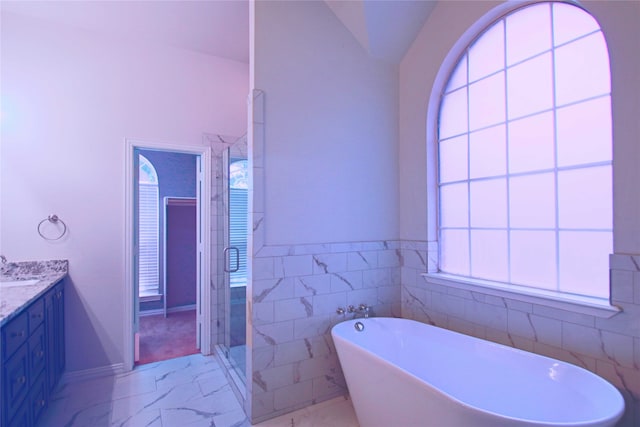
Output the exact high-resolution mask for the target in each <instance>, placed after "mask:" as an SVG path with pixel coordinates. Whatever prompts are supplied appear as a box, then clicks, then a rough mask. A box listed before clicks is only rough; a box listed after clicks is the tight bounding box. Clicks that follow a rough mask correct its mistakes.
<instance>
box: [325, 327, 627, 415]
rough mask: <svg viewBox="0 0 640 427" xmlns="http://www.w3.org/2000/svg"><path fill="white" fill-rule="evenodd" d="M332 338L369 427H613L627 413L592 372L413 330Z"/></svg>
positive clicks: (343, 333)
mask: <svg viewBox="0 0 640 427" xmlns="http://www.w3.org/2000/svg"><path fill="white" fill-rule="evenodd" d="M356 322H361V325H364V329H363V330H362V331H357V330H356V328H355V323H356ZM331 335H332V336H333V339H334V342H335V345H336V349H337V351H338V357H339V359H340V364H341V365H342V370H343V371H344V375H345V378H346V380H347V386H348V388H349V393H350V395H351V399H352V400H353V406H354V408H355V411H356V416H357V417H358V422H359V423H360V426H361V427H378V426H379V427H414V426H436V427H454V426H455V427H498V426H565V427H569V426H571V427H578V426H584V427H586V426H589V427H596V426H598V427H604V426H613V425H615V423H616V422H617V421H618V420H619V419H620V417H621V416H622V414H623V412H624V400H623V398H622V396H621V395H620V393H619V392H618V390H617V389H616V388H615V387H613V386H612V385H611V384H609V383H608V382H607V381H605V380H604V379H602V378H600V377H599V376H597V375H595V374H593V373H591V372H589V371H587V370H585V369H582V368H580V367H577V366H574V365H572V364H569V363H565V362H561V361H559V360H555V359H551V358H548V357H544V356H540V355H537V354H533V353H529V352H526V351H522V350H518V349H514V348H511V347H507V346H504V345H501V344H496V343H492V342H489V341H485V340H481V339H478V338H473V337H470V336H467V335H463V334H459V333H456V332H453V331H449V330H446V329H442V328H438V327H435V326H430V325H427V324H424V323H419V322H415V321H413V320H407V319H394V318H369V319H356V320H348V321H345V322H342V323H340V324H338V325H336V326H334V327H333V329H332V331H331Z"/></svg>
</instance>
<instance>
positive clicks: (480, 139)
mask: <svg viewBox="0 0 640 427" xmlns="http://www.w3.org/2000/svg"><path fill="white" fill-rule="evenodd" d="M469 138H470V141H471V142H470V147H469V149H470V154H471V162H470V172H469V173H470V175H471V178H480V177H485V176H495V175H504V174H505V173H506V172H507V146H506V141H505V139H506V136H505V126H504V125H500V126H495V127H491V128H488V129H484V130H481V131H477V132H473V133H472V134H471V135H470V136H469Z"/></svg>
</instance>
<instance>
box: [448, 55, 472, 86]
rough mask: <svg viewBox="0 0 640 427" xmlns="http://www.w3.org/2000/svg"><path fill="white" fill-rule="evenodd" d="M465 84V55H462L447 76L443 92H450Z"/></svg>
mask: <svg viewBox="0 0 640 427" xmlns="http://www.w3.org/2000/svg"><path fill="white" fill-rule="evenodd" d="M466 84H467V55H465V56H463V57H462V58H461V59H460V61H459V62H458V64H457V65H456V68H455V69H454V70H453V73H451V77H449V83H448V84H447V89H446V90H445V92H451V91H452V90H455V89H458V88H460V87H462V86H465V85H466Z"/></svg>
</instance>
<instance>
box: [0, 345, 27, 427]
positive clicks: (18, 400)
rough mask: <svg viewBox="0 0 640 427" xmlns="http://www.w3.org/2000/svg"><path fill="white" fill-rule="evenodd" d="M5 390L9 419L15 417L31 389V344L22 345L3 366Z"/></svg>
mask: <svg viewBox="0 0 640 427" xmlns="http://www.w3.org/2000/svg"><path fill="white" fill-rule="evenodd" d="M3 369H4V372H3V374H4V378H3V383H4V384H3V389H4V390H3V391H4V393H3V394H4V399H5V402H6V406H5V408H6V410H7V414H6V415H5V416H6V417H7V419H9V420H10V419H13V418H14V416H15V415H16V411H18V408H20V405H21V404H22V402H23V401H24V400H25V396H26V395H27V392H28V391H29V380H28V371H29V346H28V345H27V344H24V345H22V346H21V347H20V348H19V349H18V350H17V351H16V352H15V353H14V354H13V356H11V357H10V358H9V360H7V361H6V362H5V364H4V366H3Z"/></svg>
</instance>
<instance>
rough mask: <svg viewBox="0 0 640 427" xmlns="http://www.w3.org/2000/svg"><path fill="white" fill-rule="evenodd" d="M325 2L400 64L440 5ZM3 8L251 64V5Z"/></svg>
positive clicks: (11, 1) (59, 2) (369, 46)
mask: <svg viewBox="0 0 640 427" xmlns="http://www.w3.org/2000/svg"><path fill="white" fill-rule="evenodd" d="M262 1H264V0H262ZM325 1H326V3H327V5H328V6H329V8H330V9H331V10H332V11H333V13H334V14H335V15H336V16H337V17H338V19H340V20H341V21H342V23H343V24H344V25H345V26H346V27H347V28H348V29H349V31H350V32H351V33H352V34H353V36H354V37H355V38H356V39H357V40H358V42H359V43H360V44H361V45H362V47H363V49H365V50H366V51H367V52H368V53H369V54H370V55H371V56H374V57H377V58H381V59H384V60H387V61H391V62H395V63H397V62H399V61H400V60H401V59H402V57H403V56H404V54H405V53H406V51H407V49H408V47H409V46H410V44H411V42H412V41H413V39H414V38H415V36H416V35H417V33H418V31H419V30H420V28H421V27H422V25H423V24H424V22H425V20H426V19H427V17H428V16H429V13H431V10H432V9H433V7H434V6H435V4H436V1H435V0H415V1H406V0H402V1H401V0H387V1H384V0H325ZM0 5H1V10H2V11H3V12H10V13H16V14H23V15H28V16H32V17H35V18H38V19H42V20H48V21H54V22H58V23H62V24H65V25H70V26H73V27H77V28H82V29H87V30H91V31H99V32H102V33H106V34H108V35H110V36H113V37H119V38H125V39H127V40H132V39H133V40H140V41H146V42H152V43H162V44H166V45H170V46H174V47H177V48H183V49H190V50H194V51H197V52H201V53H205V54H209V55H214V56H220V57H223V58H228V59H232V60H235V61H240V62H245V63H248V62H249V1H248V0H225V1H221V0H210V1H207V0H204V1H203V0H195V1H190V0H180V1H115V0H107V1H90V0H87V1H66V0H48V1H25V0H21V1H20V0H3V1H2V2H0Z"/></svg>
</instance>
